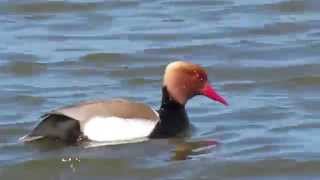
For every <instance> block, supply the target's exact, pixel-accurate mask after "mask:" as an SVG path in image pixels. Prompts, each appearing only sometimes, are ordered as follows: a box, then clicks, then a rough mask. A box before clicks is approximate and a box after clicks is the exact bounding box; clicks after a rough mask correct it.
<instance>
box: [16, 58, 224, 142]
mask: <svg viewBox="0 0 320 180" xmlns="http://www.w3.org/2000/svg"><path fill="white" fill-rule="evenodd" d="M196 95H203V96H206V97H208V98H210V99H212V100H214V101H217V102H220V103H222V104H224V105H227V102H226V101H225V100H224V98H223V97H221V96H220V95H219V94H218V93H217V92H216V91H215V90H214V89H213V88H212V86H210V85H209V83H208V79H207V73H206V71H205V69H204V68H202V67H201V66H199V65H196V64H192V63H190V62H184V61H176V62H172V63H170V64H168V65H167V67H166V69H165V73H164V78H163V86H162V101H161V107H160V109H159V110H158V111H155V110H154V109H152V108H151V107H150V106H148V105H145V104H143V103H139V102H131V101H127V100H123V99H114V100H101V101H94V102H84V103H81V104H77V105H73V106H68V107H64V108H61V109H57V110H54V111H52V112H49V113H47V114H45V115H44V116H42V121H41V122H40V123H39V124H38V125H37V126H36V127H35V128H34V129H33V130H32V131H31V132H30V134H28V135H26V136H24V137H22V138H21V140H22V141H24V142H27V141H33V140H38V139H42V138H50V139H58V140H62V141H64V142H69V143H75V142H78V141H80V140H91V141H101V142H116V141H130V140H133V139H138V138H166V137H172V136H177V135H179V134H180V133H182V132H184V131H185V130H186V129H188V127H189V121H188V116H187V113H186V110H185V104H186V103H187V101H188V100H189V99H191V98H192V97H194V96H196Z"/></svg>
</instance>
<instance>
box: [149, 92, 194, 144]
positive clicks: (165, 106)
mask: <svg viewBox="0 0 320 180" xmlns="http://www.w3.org/2000/svg"><path fill="white" fill-rule="evenodd" d="M158 112H159V116H160V121H159V123H158V124H157V126H156V128H155V130H154V131H153V132H152V134H151V135H150V136H151V137H158V138H164V137H171V136H176V135H178V134H180V133H182V132H183V130H185V129H187V128H188V127H189V121H188V117H187V113H186V110H185V106H184V105H182V104H180V103H178V102H177V101H176V100H174V99H173V98H172V97H170V95H169V92H168V90H167V88H166V87H163V88H162V100H161V107H160V109H159V110H158Z"/></svg>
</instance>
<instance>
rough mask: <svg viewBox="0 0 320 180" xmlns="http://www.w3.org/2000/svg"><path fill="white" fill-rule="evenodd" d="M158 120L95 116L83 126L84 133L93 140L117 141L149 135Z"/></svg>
mask: <svg viewBox="0 0 320 180" xmlns="http://www.w3.org/2000/svg"><path fill="white" fill-rule="evenodd" d="M155 125H156V122H154V121H151V120H145V119H123V118H119V117H114V116H112V117H94V118H92V119H90V120H89V121H88V122H87V123H86V124H85V125H84V128H83V133H84V135H85V136H87V137H88V138H89V139H90V140H92V141H100V142H116V141H128V140H134V139H140V138H145V137H147V136H149V134H150V133H151V132H152V130H153V129H154V127H155Z"/></svg>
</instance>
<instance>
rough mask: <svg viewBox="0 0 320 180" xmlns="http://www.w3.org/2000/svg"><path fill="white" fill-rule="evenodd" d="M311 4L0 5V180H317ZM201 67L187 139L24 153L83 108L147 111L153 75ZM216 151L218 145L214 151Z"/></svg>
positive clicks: (316, 4) (154, 98)
mask: <svg viewBox="0 0 320 180" xmlns="http://www.w3.org/2000/svg"><path fill="white" fill-rule="evenodd" d="M319 9H320V1H318V0H259V1H255V0H242V1H237V0H197V1H192V0H156V1H150V0H141V1H138V0H121V1H120V0H114V1H112V0H110V1H85V0H70V1H47V2H45V1H40V0H32V1H30V0H21V1H2V2H0V23H1V26H0V37H1V43H0V152H1V153H0V176H1V179H21V178H26V179H89V178H90V179H130V180H131V179H235V180H241V179H245V180H247V179H257V180H265V179H268V180H273V179H289V178H290V179H292V180H294V179H297V180H298V179H299V180H300V179H319V178H320V173H319V169H320V153H319V148H318V147H319V145H320V140H319V138H318V136H319V133H320V130H319V127H320V121H319V118H320V113H319V106H320V97H319V88H320V61H319V52H320V20H319V19H320V13H319ZM177 59H186V60H189V61H192V62H194V63H198V64H202V65H203V66H205V67H206V68H207V69H208V73H209V79H210V81H211V82H212V83H213V84H214V86H215V87H216V89H217V90H218V91H219V92H220V93H221V94H222V95H223V96H224V97H226V98H227V100H228V102H229V104H230V106H229V107H227V108H226V107H223V106H221V105H219V104H216V103H213V102H211V101H209V100H207V99H206V98H201V97H196V98H194V99H192V100H191V101H190V102H189V104H188V105H187V106H188V112H189V116H190V120H191V122H192V124H193V125H194V126H195V128H196V131H195V132H194V133H193V134H192V135H191V137H186V138H178V139H162V140H151V141H147V142H141V143H135V144H123V145H117V146H104V147H96V148H86V147H84V146H67V147H66V146H64V145H63V144H59V143H50V142H42V143H39V144H22V143H20V142H19V141H18V138H19V137H21V136H23V135H24V134H26V133H27V132H29V131H30V130H31V129H32V128H33V127H34V126H35V124H36V123H37V122H39V117H40V116H41V115H42V114H43V113H45V112H47V111H50V110H52V109H55V108H57V107H60V106H64V105H69V104H72V103H76V102H79V101H84V100H89V99H110V98H113V97H122V98H128V99H131V100H136V101H143V102H145V103H148V104H150V105H152V106H153V107H158V106H159V102H160V98H161V88H160V86H161V79H162V73H163V70H164V68H165V65H166V64H167V63H168V62H171V61H173V60H177ZM214 141H218V142H219V144H218V145H216V144H214V143H213V142H214Z"/></svg>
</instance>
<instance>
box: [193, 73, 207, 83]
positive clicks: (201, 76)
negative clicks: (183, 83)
mask: <svg viewBox="0 0 320 180" xmlns="http://www.w3.org/2000/svg"><path fill="white" fill-rule="evenodd" d="M195 77H196V78H197V79H198V80H200V81H207V75H206V74H205V73H199V72H195Z"/></svg>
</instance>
